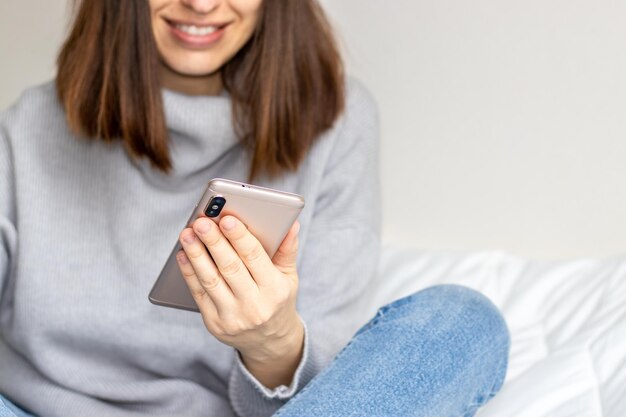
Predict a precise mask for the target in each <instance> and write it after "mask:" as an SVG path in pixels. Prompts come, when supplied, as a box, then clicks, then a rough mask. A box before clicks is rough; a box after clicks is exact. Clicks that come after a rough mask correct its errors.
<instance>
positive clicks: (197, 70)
mask: <svg viewBox="0 0 626 417" xmlns="http://www.w3.org/2000/svg"><path fill="white" fill-rule="evenodd" d="M182 63H185V64H184V65H181V64H182ZM164 64H165V66H166V67H167V68H168V69H169V70H170V71H172V72H175V73H176V74H178V75H183V76H187V77H204V76H210V75H213V74H215V73H216V72H218V71H219V69H220V68H221V65H216V64H212V63H197V62H193V61H192V60H191V59H190V58H183V57H180V58H178V59H177V60H176V61H175V62H168V61H165V62H164Z"/></svg>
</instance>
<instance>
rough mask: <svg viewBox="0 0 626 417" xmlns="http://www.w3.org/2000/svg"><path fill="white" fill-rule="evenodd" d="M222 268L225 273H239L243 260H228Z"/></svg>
mask: <svg viewBox="0 0 626 417" xmlns="http://www.w3.org/2000/svg"><path fill="white" fill-rule="evenodd" d="M220 270H221V271H222V273H224V274H225V275H229V276H231V275H237V274H239V273H240V272H241V262H240V261H239V260H238V259H235V260H232V261H228V262H227V263H225V264H224V265H223V266H222V268H220Z"/></svg>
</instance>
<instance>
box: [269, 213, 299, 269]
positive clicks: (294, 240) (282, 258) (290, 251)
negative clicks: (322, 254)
mask: <svg viewBox="0 0 626 417" xmlns="http://www.w3.org/2000/svg"><path fill="white" fill-rule="evenodd" d="M299 231H300V222H298V221H297V220H296V221H295V222H294V223H293V224H292V225H291V228H290V229H289V232H287V236H285V238H284V239H283V243H281V244H280V246H279V247H278V250H277V251H276V253H275V254H274V257H273V258H272V262H273V263H274V265H276V267H277V268H279V269H280V270H282V272H285V273H287V272H292V271H295V269H296V258H297V257H298V232H299Z"/></svg>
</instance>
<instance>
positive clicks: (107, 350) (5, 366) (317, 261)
mask: <svg viewBox="0 0 626 417" xmlns="http://www.w3.org/2000/svg"><path fill="white" fill-rule="evenodd" d="M163 97H164V103H165V112H166V118H167V126H168V129H169V133H170V139H171V150H172V157H173V162H174V168H175V169H174V171H173V173H172V174H170V175H165V174H163V173H160V172H157V171H155V170H153V169H152V168H150V165H149V164H148V162H147V161H145V160H142V161H140V162H138V163H134V162H132V161H131V159H130V158H129V157H128V155H127V154H126V152H125V151H124V148H123V147H122V146H121V144H120V143H115V144H105V143H103V142H101V141H89V140H85V139H84V138H83V139H81V138H77V137H76V136H75V135H73V134H72V133H71V132H70V131H69V130H68V127H67V124H66V122H65V119H64V114H63V109H62V107H61V106H60V105H59V102H58V100H57V98H56V94H55V90H54V86H53V84H52V83H48V84H45V85H42V86H39V87H36V88H33V89H30V90H28V91H27V92H25V93H24V94H23V96H22V97H21V98H20V99H19V101H18V102H17V103H16V104H15V105H13V106H12V107H11V108H9V109H8V110H7V111H5V112H4V113H2V114H1V115H0V393H2V394H3V395H5V396H7V397H8V398H9V399H10V400H13V401H15V402H17V403H18V404H20V405H22V406H23V407H25V408H27V409H29V410H31V411H32V412H33V413H35V414H37V415H41V416H45V417H47V416H51V417H52V416H63V417H68V416H70V417H71V416H99V417H106V416H153V417H154V416H168V417H171V416H197V417H200V416H202V417H209V416H219V417H229V416H233V415H239V416H245V417H247V416H269V415H271V414H272V413H273V412H274V411H275V410H276V409H278V408H279V407H280V406H281V405H282V404H284V403H285V402H286V401H287V400H289V398H291V397H292V396H293V395H294V394H296V393H297V392H298V391H299V390H300V389H301V388H302V387H303V386H304V385H305V384H307V383H308V382H309V381H310V380H311V379H312V378H313V377H314V376H315V375H316V374H317V373H318V372H319V371H320V370H321V369H323V367H324V366H325V365H327V364H328V363H329V361H330V360H331V359H332V357H333V356H334V355H335V354H336V353H337V352H338V351H339V350H340V349H341V347H342V346H343V345H344V344H345V343H346V342H347V341H348V340H349V339H350V337H351V336H352V335H353V333H354V331H355V330H356V329H357V328H358V327H359V326H360V325H361V324H363V323H364V322H365V321H367V319H368V317H366V313H365V312H366V311H368V307H367V306H368V303H369V294H371V292H372V290H373V288H372V285H373V278H374V274H375V271H376V264H377V258H378V251H379V229H380V224H379V223H380V222H379V214H380V200H379V194H378V166H377V165H378V163H377V160H378V119H377V111H376V106H375V105H374V102H373V100H372V98H371V96H370V95H369V94H368V93H367V91H366V90H365V89H364V88H363V87H362V86H361V84H359V83H358V82H356V81H355V80H353V79H348V89H347V108H346V112H345V113H344V115H342V117H341V118H340V119H339V120H338V121H337V123H336V124H335V126H334V127H333V128H332V129H331V130H330V131H328V132H326V133H325V134H323V135H322V136H321V137H320V138H319V140H318V141H317V142H316V144H315V145H314V147H313V148H312V150H311V151H310V152H309V154H308V156H307V158H306V160H305V161H304V163H303V164H302V165H301V167H300V169H299V170H298V172H296V173H292V174H286V175H284V176H282V177H281V178H280V179H278V180H273V181H270V180H268V179H263V178H261V179H260V180H259V181H257V182H256V183H257V184H259V185H263V186H269V187H273V188H278V189H282V190H286V191H291V192H295V193H299V194H302V195H303V196H304V197H305V199H306V208H305V209H304V211H303V212H302V214H301V216H300V222H301V231H300V252H299V255H298V256H299V258H298V259H299V278H300V289H299V294H298V311H299V313H300V315H301V316H302V318H303V320H304V322H305V324H306V330H305V331H306V333H305V349H304V355H303V358H302V361H301V363H300V364H299V367H298V369H297V371H296V374H295V377H294V379H293V381H292V383H291V385H290V386H280V387H277V388H274V389H269V388H268V387H264V386H263V385H262V384H261V383H259V382H258V381H257V380H256V379H255V378H254V377H253V376H252V375H251V374H250V373H249V372H248V371H247V369H246V368H245V366H244V365H243V364H242V363H241V361H240V360H239V359H238V355H236V352H235V351H234V349H233V348H231V347H229V346H226V345H224V344H222V343H220V342H219V341H217V340H216V339H215V338H214V337H213V336H212V335H211V334H210V333H209V332H208V331H207V329H206V328H205V327H204V324H203V322H202V319H201V317H200V315H199V314H198V313H192V312H188V311H181V310H176V309H170V308H164V307H158V306H155V305H153V304H151V303H150V302H149V301H148V292H149V291H150V289H151V287H152V285H153V283H154V281H155V279H156V277H157V275H158V274H159V271H160V270H161V268H162V266H163V264H164V262H165V260H166V258H167V256H168V255H169V252H170V250H171V249H172V246H173V245H174V243H175V241H176V239H177V237H178V234H179V232H180V231H181V230H182V228H183V227H184V222H185V220H186V219H187V217H188V215H189V213H190V212H191V209H192V208H193V207H194V205H195V203H196V201H197V199H198V198H199V196H200V194H201V192H202V191H203V189H204V187H205V186H206V183H207V181H208V180H209V179H210V178H213V177H223V178H230V179H234V180H239V181H245V180H246V176H247V170H248V164H249V154H248V152H247V151H245V150H244V148H243V147H242V146H241V144H240V143H239V142H238V140H237V138H236V137H235V134H234V131H233V128H232V126H231V110H230V100H229V97H228V95H222V96H219V97H190V96H185V95H182V94H178V93H174V92H172V91H168V90H164V91H163ZM338 395H341V394H339V393H338Z"/></svg>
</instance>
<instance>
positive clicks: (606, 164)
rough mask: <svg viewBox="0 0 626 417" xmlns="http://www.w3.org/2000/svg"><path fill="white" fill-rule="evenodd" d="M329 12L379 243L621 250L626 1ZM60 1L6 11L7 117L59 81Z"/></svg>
mask: <svg viewBox="0 0 626 417" xmlns="http://www.w3.org/2000/svg"><path fill="white" fill-rule="evenodd" d="M146 1H147V0H146ZM322 3H323V4H324V5H325V6H326V7H327V10H328V13H329V15H330V17H331V20H332V22H333V23H334V25H335V27H336V28H337V30H338V32H339V35H340V38H341V42H342V47H343V50H344V53H345V56H346V59H347V61H348V68H349V72H350V73H352V74H354V75H355V76H356V77H357V78H359V79H361V80H362V81H363V82H364V83H365V84H366V85H367V86H368V87H369V89H370V91H371V92H372V93H373V94H374V96H375V98H376V99H377V101H378V103H379V107H380V112H381V122H382V151H381V163H382V181H383V197H384V203H383V204H384V220H385V222H384V238H385V241H386V242H388V243H393V244H398V245H403V246H412V247H417V248H421V249H446V250H454V251H474V250H486V249H504V250H507V251H510V252H513V253H515V254H518V255H521V256H525V257H529V258H541V259H565V258H579V257H604V256H608V255H613V254H618V255H623V254H626V218H625V215H626V185H625V183H626V164H625V162H626V24H625V23H624V22H625V21H624V17H625V16H626V1H623V0H550V1H546V0H529V1H525V2H518V1H512V0H474V1H471V2H469V1H466V0H437V1H423V0H394V1H393V2H383V1H381V0H322ZM67 4H69V2H68V1H66V0H46V1H35V0H23V1H4V0H3V1H2V2H0V57H2V58H1V59H0V62H1V64H0V109H4V108H6V107H7V106H8V105H10V103H11V102H13V101H14V100H16V98H17V97H18V96H19V94H20V92H21V91H22V90H23V89H24V88H26V87H27V86H30V85H34V84H37V83H40V82H43V81H45V80H48V79H50V78H51V77H52V76H53V74H54V59H55V54H56V52H57V49H58V47H59V45H60V43H61V41H62V39H63V35H64V33H65V30H66V22H67V16H68V15H69V12H68V10H66V6H67Z"/></svg>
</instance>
